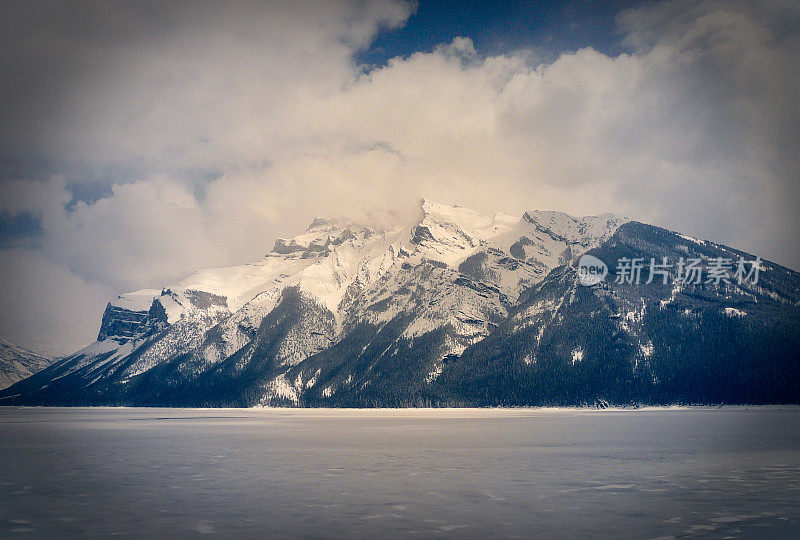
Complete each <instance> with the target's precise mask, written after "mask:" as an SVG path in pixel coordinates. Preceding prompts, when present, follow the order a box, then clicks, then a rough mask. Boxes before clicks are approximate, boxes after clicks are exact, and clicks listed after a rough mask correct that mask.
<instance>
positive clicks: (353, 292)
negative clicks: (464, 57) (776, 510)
mask: <svg viewBox="0 0 800 540" xmlns="http://www.w3.org/2000/svg"><path fill="white" fill-rule="evenodd" d="M421 211H422V215H421V218H420V219H419V221H418V222H417V223H415V224H413V225H412V226H408V227H395V228H386V227H375V228H371V227H369V226H365V225H363V224H361V225H358V224H355V223H347V222H343V221H341V220H336V219H330V218H316V219H315V220H314V221H313V222H312V223H311V224H310V225H309V227H308V228H307V229H306V231H305V232H304V233H302V234H300V235H297V236H295V237H292V238H289V239H277V240H276V241H275V244H274V246H273V249H272V250H271V251H270V252H269V253H267V254H266V255H265V257H264V258H262V259H261V260H259V261H256V262H255V263H250V264H246V265H240V266H234V267H226V268H216V269H206V270H200V271H197V272H195V273H193V274H191V275H190V276H188V277H187V278H186V279H184V280H182V281H180V282H178V283H177V284H174V285H172V286H169V287H165V288H163V289H160V290H156V289H144V290H141V291H135V292H133V293H124V294H122V295H120V296H119V297H118V298H117V299H115V300H113V301H112V302H109V304H108V306H107V308H106V311H105V313H104V315H103V320H102V324H101V329H100V332H99V333H98V340H97V341H96V342H94V343H92V344H90V345H89V346H88V347H86V348H84V349H82V350H80V351H78V352H76V353H74V354H73V355H70V356H68V357H66V358H65V359H63V360H61V361H59V362H58V363H57V364H55V365H54V366H51V367H50V368H48V369H47V370H45V371H44V372H43V373H41V374H37V375H35V376H33V377H30V378H29V379H28V380H27V381H23V382H22V383H19V384H17V385H15V386H14V387H12V388H11V389H9V390H7V391H4V392H0V404H8V403H39V404H139V405H194V406H198V405H211V406H227V405H236V406H253V405H292V406H304V405H305V406H317V405H330V406H341V405H347V406H368V405H392V406H395V405H404V404H406V405H407V404H419V403H423V404H469V405H487V404H542V403H547V404H576V403H577V404H580V403H588V402H593V401H594V400H605V401H611V402H628V401H644V402H654V403H655V402H659V403H661V402H670V400H671V399H672V398H675V399H676V400H678V401H680V400H686V399H689V398H691V399H700V400H701V401H702V400H703V399H705V398H706V397H708V398H709V399H711V397H713V396H715V395H716V394H714V393H713V392H709V393H708V395H707V396H706V394H704V393H703V392H702V391H697V389H693V390H691V391H689V390H686V389H685V388H683V389H679V388H678V387H677V386H676V387H675V389H673V390H665V389H664V388H662V387H664V385H665V384H667V383H665V382H664V381H668V382H669V381H672V379H670V378H669V376H668V374H667V375H665V374H664V373H662V371H659V370H661V368H662V367H663V366H662V365H661V362H662V361H663V362H664V363H669V362H673V363H674V362H676V361H678V362H679V363H680V364H681V365H683V364H686V363H687V362H688V363H691V362H689V360H688V359H683V360H680V359H676V358H673V357H672V356H670V357H669V359H668V360H667V359H664V358H662V356H663V355H666V354H668V353H667V352H664V351H669V350H670V348H671V347H673V346H675V345H676V344H678V343H683V341H681V340H680V339H679V337H678V336H672V337H671V338H669V339H668V338H666V337H664V336H663V335H662V334H659V331H658V329H657V328H656V326H658V325H660V324H662V323H663V324H667V322H666V321H667V320H668V317H667V315H665V314H664V313H661V312H665V311H668V312H669V313H670V314H674V313H672V312H673V311H676V309H677V308H676V306H679V305H680V306H682V305H683V304H684V303H685V304H686V305H689V306H690V307H689V308H684V309H688V310H689V311H690V312H691V314H692V315H691V317H688V316H686V315H685V314H684V315H683V316H684V317H685V318H686V320H692V321H695V323H692V324H694V325H695V326H698V325H699V326H698V327H699V328H701V329H700V330H697V331H693V332H694V333H692V332H690V331H689V330H687V332H688V334H691V335H693V336H695V337H696V338H697V339H700V338H702V337H703V336H704V335H705V333H710V332H711V328H712V327H713V328H714V331H715V332H716V331H717V327H718V326H725V325H726V324H727V325H728V326H726V328H727V327H730V328H729V330H730V331H732V332H739V333H741V332H750V333H751V334H752V336H751V338H749V339H751V341H753V342H756V341H757V342H758V343H759V345H758V346H756V345H753V346H752V347H751V348H752V349H753V350H755V351H756V352H759V351H762V350H768V349H769V347H768V344H766V343H761V341H759V338H758V330H760V331H762V332H764V333H767V334H769V332H773V331H774V332H777V333H778V334H776V335H779V336H781V337H780V339H778V341H777V342H776V344H773V345H774V346H773V347H772V348H773V349H775V350H778V349H780V355H782V356H781V357H780V358H778V360H775V361H776V362H777V364H776V365H779V366H781V369H783V370H784V373H785V374H787V377H788V379H789V380H794V378H795V377H800V375H797V373H796V372H797V364H798V360H797V354H796V353H792V352H790V349H791V347H790V346H794V345H795V341H796V340H795V338H794V336H793V334H792V332H793V330H786V329H783V327H782V326H780V324H779V323H780V321H782V320H783V319H785V320H786V321H788V323H787V324H790V325H792V326H791V328H792V329H793V328H794V327H795V325H797V321H798V320H800V318H799V317H798V314H797V311H798V305H800V278H799V277H798V276H799V275H798V274H797V273H796V272H793V271H791V270H789V269H785V268H783V267H780V266H778V265H774V264H772V263H765V269H764V270H763V272H762V280H763V281H761V285H756V284H752V286H751V284H747V283H745V284H744V285H742V286H738V287H737V286H735V285H730V284H728V285H726V286H725V287H723V288H720V287H717V288H713V287H706V286H705V284H702V285H698V286H693V287H692V288H689V287H683V288H680V290H679V289H678V285H674V284H672V285H670V286H659V285H658V284H653V285H648V286H647V287H644V286H641V287H639V286H637V287H633V286H632V285H631V286H630V287H629V286H626V284H624V283H622V284H619V285H617V284H614V283H613V280H614V278H615V277H616V275H615V269H614V268H611V269H610V272H609V276H608V277H607V279H606V280H605V281H603V282H602V283H601V284H598V285H597V286H593V287H585V286H583V285H581V284H580V283H579V279H578V276H577V272H576V268H577V264H578V261H579V258H580V257H581V256H582V255H583V254H593V255H594V256H598V257H599V258H600V259H601V260H605V261H608V262H609V263H611V262H613V261H615V260H621V259H624V258H625V257H630V256H634V255H635V256H641V258H642V260H650V258H653V259H655V257H665V256H669V257H672V258H675V259H677V258H678V257H689V256H697V257H701V258H702V257H704V258H706V259H709V258H713V257H714V256H717V257H719V256H722V255H724V256H726V257H730V258H731V259H733V258H734V257H737V256H742V255H746V256H748V257H750V256H749V255H747V254H743V252H739V251H737V250H734V249H732V248H727V247H725V246H719V245H717V244H713V243H711V242H706V241H698V240H695V239H691V238H689V237H686V236H685V235H680V234H678V233H674V232H671V231H666V230H664V229H659V228H658V227H653V226H650V225H646V224H640V223H637V222H631V221H628V220H626V219H624V218H619V217H616V216H614V215H612V214H605V215H602V216H588V217H583V218H575V217H572V216H569V215H567V214H564V213H561V212H546V211H529V212H526V213H525V214H523V216H522V217H520V218H516V217H513V216H507V215H503V214H494V215H490V216H487V215H482V214H479V213H477V212H474V211H472V210H470V209H466V208H461V207H458V206H452V205H443V204H438V203H435V202H432V201H427V200H426V201H423V202H422V203H421ZM659 260H660V259H659ZM609 266H612V267H613V265H612V264H609ZM645 275H646V274H645ZM754 306H755V307H754ZM765 306H766V307H765ZM765 309H766V310H767V311H765ZM714 310H716V311H717V312H719V313H721V314H722V315H721V316H722V317H724V319H719V320H718V319H716V318H714V316H712V315H711V313H712V312H713V311H714ZM731 310H733V311H731ZM769 310H772V311H769ZM768 312H769V313H771V315H769V316H765V315H763V313H768ZM734 313H737V314H738V313H742V314H743V315H741V316H739V315H737V316H736V317H735V319H736V320H737V321H735V322H739V323H741V325H744V326H742V328H739V327H736V325H733V326H731V325H730V324H728V322H730V321H734V317H730V316H729V315H730V314H734ZM678 316H681V315H680V314H678ZM659 317H661V318H659ZM697 317H699V319H697ZM662 319H663V321H662ZM739 319H741V320H739ZM697 320H700V321H701V322H699V323H696V321H697ZM726 321H727V322H726ZM682 322H684V320H683V319H677V322H676V321H672V320H670V321H669V324H673V325H675V324H677V323H682ZM781 324H782V323H781ZM576 325H577V330H576ZM653 325H655V326H653ZM748 325H751V326H752V325H756V326H757V328H755V329H753V328H750V326H748ZM690 326H691V325H690ZM779 327H780V328H779ZM704 332H705V333H704ZM748 335H750V334H748ZM770 335H771V334H770ZM797 335H800V333H798V334H797ZM590 338H591V339H590ZM670 339H671V340H672V341H670ZM684 341H685V340H684ZM562 342H564V343H562ZM566 342H569V343H566ZM600 344H602V345H600ZM686 346H687V347H688V345H686ZM490 347H499V350H503V351H504V352H503V354H502V355H500V356H498V355H497V354H496V353H497V350H495V349H491V348H490ZM592 347H603V348H609V350H608V351H606V352H603V353H602V354H600V353H598V352H597V351H596V350H592ZM782 347H783V348H782ZM748 350H749V349H748ZM773 352H774V351H773ZM701 353H702V354H703V355H705V354H711V353H709V352H708V351H707V350H706V349H703V350H702V351H701ZM698 354H699V353H698ZM759 354H760V352H759ZM765 354H766V353H765ZM776 355H777V353H774V354H773V355H772V356H769V355H768V356H769V358H770V359H771V360H769V361H770V362H773V360H774V359H775V358H777V356H776ZM736 361H737V362H738V360H736ZM773 363H774V362H773ZM490 364H492V365H495V371H494V372H492V373H484V371H485V368H486V366H487V365H490ZM784 364H785V366H784ZM770 365H772V364H770ZM548 366H549V367H548ZM587 366H594V368H593V369H595V371H596V373H595V372H591V370H589V368H588V367H587ZM551 368H552V369H551ZM612 368H613V369H612ZM747 369H749V370H750V371H751V372H752V373H756V372H758V373H760V371H759V370H760V369H761V367H759V366H755V365H754V366H750V365H749V364H748V367H747ZM787 369H788V371H787ZM581 370H583V371H586V373H583V372H582V371H581ZM587 370H588V371H587ZM579 372H580V373H579ZM590 372H591V373H594V375H591V374H590ZM481 373H483V375H480V374H481ZM500 373H504V374H505V375H504V376H503V377H501V378H500V379H498V378H497V377H498V376H499V374H500ZM581 373H582V374H581ZM587 373H589V374H587ZM609 373H613V374H614V375H613V377H611V375H609ZM534 374H536V375H534ZM479 375H480V376H479ZM609 377H611V378H610V379H609ZM715 380H716V379H715ZM771 380H772V379H770V381H771ZM798 380H799V381H800V378H798ZM469 381H472V382H471V383H470V382H469ZM481 381H483V382H481ZM544 381H549V382H548V383H547V384H546V385H545V383H544ZM765 381H766V379H765ZM673 382H674V381H673ZM468 383H469V384H468ZM669 384H672V382H670V383H669ZM675 384H676V385H677V384H678V383H675ZM715 384H716V383H715ZM737 384H738V383H737ZM760 384H761V383H760ZM763 384H764V385H766V384H768V382H763ZM543 385H544V386H543ZM681 388H682V387H681ZM670 392H672V394H670ZM762 393H763V396H762V395H761V394H758V395H756V394H753V395H754V396H755V397H754V398H752V399H756V401H757V400H758V399H761V400H767V401H769V399H773V398H770V397H769V396H770V395H773V394H769V392H767V391H766V390H765V391H764V392H762ZM745 394H746V392H744V391H743V390H739V394H736V393H735V392H734V393H733V394H731V395H732V399H733V400H734V401H736V400H737V395H741V396H742V397H744V396H745ZM720 395H722V394H720ZM726 395H727V394H726ZM501 396H505V397H501ZM692 396H694V397H692ZM714 399H716V397H714ZM774 399H782V400H789V401H796V400H797V399H798V396H797V391H792V390H791V388H789V387H787V388H785V389H784V390H781V391H780V392H778V391H776V392H775V393H774Z"/></svg>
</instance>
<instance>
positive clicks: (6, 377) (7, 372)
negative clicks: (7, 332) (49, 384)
mask: <svg viewBox="0 0 800 540" xmlns="http://www.w3.org/2000/svg"><path fill="white" fill-rule="evenodd" d="M52 363H53V360H52V359H50V358H46V357H44V356H42V355H40V354H37V353H35V352H33V351H29V350H28V349H24V348H22V347H19V346H17V345H14V344H13V343H10V342H8V341H6V340H4V339H0V390H2V389H3V388H8V387H9V386H11V385H12V384H14V383H15V382H17V381H21V380H22V379H24V378H26V377H30V376H31V375H33V374H34V373H36V372H37V371H41V370H42V369H44V368H46V367H47V366H49V365H50V364H52Z"/></svg>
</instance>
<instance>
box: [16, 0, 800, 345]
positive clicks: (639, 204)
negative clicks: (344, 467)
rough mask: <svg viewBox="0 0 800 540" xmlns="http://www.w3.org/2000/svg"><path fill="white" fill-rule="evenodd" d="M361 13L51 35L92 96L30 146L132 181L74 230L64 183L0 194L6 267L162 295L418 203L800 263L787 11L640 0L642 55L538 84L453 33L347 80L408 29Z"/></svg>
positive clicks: (73, 90)
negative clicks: (377, 45)
mask: <svg viewBox="0 0 800 540" xmlns="http://www.w3.org/2000/svg"><path fill="white" fill-rule="evenodd" d="M368 5H369V9H366V10H358V9H354V8H353V5H348V4H339V3H327V2H326V3H315V4H297V5H295V4H288V3H280V5H278V4H277V3H276V5H275V6H272V5H269V6H268V8H259V7H253V6H251V5H246V4H242V5H239V6H238V7H237V8H236V9H232V10H228V9H218V8H216V7H215V6H216V5H215V4H209V5H204V6H203V9H198V10H193V9H176V10H174V11H172V10H168V15H169V16H166V15H165V16H164V17H163V18H164V22H163V24H162V25H160V26H158V27H157V28H156V29H150V30H148V32H147V33H145V34H144V37H141V36H139V37H137V36H136V35H133V34H131V33H128V34H125V35H124V36H123V38H120V39H117V40H113V39H112V40H110V41H104V40H103V39H99V38H98V39H97V40H96V41H97V42H96V43H95V42H93V41H92V40H90V39H82V40H80V43H79V44H77V45H76V44H75V43H73V42H72V41H70V39H68V38H70V36H69V35H68V36H67V37H65V34H64V33H63V32H62V33H57V37H58V39H55V38H54V43H56V44H62V45H64V46H65V47H66V48H67V49H69V48H72V49H75V50H77V52H78V53H79V54H78V57H79V58H80V59H81V61H80V62H78V63H77V66H78V67H80V69H78V67H74V70H75V71H81V72H82V76H81V77H80V78H79V79H78V78H69V82H70V84H69V85H67V87H66V88H67V90H68V91H67V92H64V93H60V94H57V95H56V96H55V97H53V96H51V97H50V99H51V100H52V101H54V102H57V103H58V104H59V106H60V108H59V112H57V113H56V112H55V111H54V110H48V113H49V114H48V116H47V122H46V126H45V128H46V129H43V130H41V133H43V134H44V135H43V136H31V138H30V139H29V140H28V142H29V145H30V147H31V148H33V149H34V150H35V151H37V152H40V153H42V154H43V155H45V156H46V157H48V158H51V159H52V160H53V161H54V162H58V161H59V160H67V161H72V162H77V163H79V164H80V165H81V166H82V167H85V168H87V169H90V170H95V171H100V172H101V174H102V171H108V170H125V171H134V172H133V173H132V176H133V178H134V179H135V181H129V182H127V183H120V184H117V185H115V186H114V188H113V195H112V196H111V197H109V198H106V199H102V200H100V201H98V202H96V203H94V204H91V205H86V204H84V203H78V204H77V205H76V206H75V207H74V209H72V210H71V211H66V210H64V207H63V205H64V203H65V202H66V201H67V200H69V195H68V191H67V189H66V187H65V183H64V180H63V179H61V178H60V177H56V178H53V179H50V180H49V181H42V182H27V181H26V182H15V183H4V184H0V196H1V195H3V194H5V197H0V200H3V201H5V202H3V203H2V204H3V205H4V206H2V207H0V212H6V213H14V212H19V211H23V210H29V211H31V212H34V213H35V214H36V215H40V216H41V217H42V228H43V237H42V240H41V244H42V248H41V251H40V252H39V253H37V254H35V256H36V257H43V258H44V259H35V258H31V257H33V255H32V254H31V253H30V252H18V251H17V252H13V253H9V254H8V256H9V257H11V258H19V257H22V258H23V259H24V263H25V264H26V265H28V266H30V265H32V264H34V262H35V261H37V260H45V261H50V262H46V263H44V262H43V263H42V264H43V265H45V267H47V268H50V269H51V270H52V272H57V271H63V272H64V278H63V279H64V280H66V281H69V280H75V279H77V280H85V281H84V283H87V284H88V283H98V284H101V285H99V286H98V287H97V288H96V289H94V290H95V292H97V291H105V290H115V291H116V290H120V289H124V290H128V289H134V288H141V287H145V286H149V287H158V286H160V285H162V284H165V283H169V282H170V281H173V280H175V279H178V278H180V277H182V276H183V275H185V274H188V273H189V272H191V271H192V270H194V269H196V268H199V267H203V266H211V265H223V264H234V263H242V262H246V261H249V260H253V259H255V258H258V257H260V256H261V255H263V253H264V252H265V251H267V250H268V249H269V248H270V247H271V242H272V240H273V239H274V238H275V236H276V235H286V234H292V233H294V232H297V231H298V229H301V228H303V227H304V226H305V225H306V224H307V223H308V222H309V221H310V219H311V218H312V217H313V216H314V215H316V214H344V215H351V216H355V217H360V216H362V215H363V214H365V213H366V212H368V211H370V212H373V213H374V212H375V209H376V208H391V209H393V210H396V211H397V212H398V213H399V215H400V216H401V217H403V216H410V215H413V214H415V213H416V204H417V200H418V198H419V197H421V196H426V197H430V198H434V199H440V200H443V201H451V202H454V203H458V204H463V205H467V206H472V207H475V208H477V209H481V210H488V211H494V210H502V211H506V212H514V213H520V214H521V212H522V211H524V210H526V209H530V208H552V209H560V210H565V211H568V212H572V213H576V214H588V213H601V212H606V211H616V212H619V213H624V214H627V215H629V216H631V217H634V218H639V219H642V220H645V221H648V222H651V223H654V224H658V225H662V226H667V227H670V228H673V229H680V230H682V231H684V232H686V233H689V234H692V235H694V236H701V237H706V238H711V239H713V240H715V241H719V242H724V243H728V244H730V245H733V246H735V247H738V248H741V249H745V250H747V251H750V252H755V253H758V254H760V255H762V256H764V257H767V258H772V259H774V260H777V261H778V262H781V263H784V264H790V265H793V266H794V267H798V266H800V253H798V252H797V250H796V248H795V243H796V242H795V240H794V234H795V232H796V230H797V229H798V225H800V223H798V215H797V211H796V207H797V202H798V184H800V182H798V181H797V180H798V177H797V174H798V173H797V171H798V170H800V163H798V157H797V156H798V152H797V148H796V146H797V140H798V135H800V133H799V132H800V118H799V116H800V113H798V107H797V105H796V103H795V96H796V95H797V91H798V90H800V83H798V77H797V75H796V74H795V68H794V66H796V65H797V64H798V62H800V46H799V44H800V32H799V31H798V30H797V28H798V27H800V24H798V23H800V10H798V8H797V7H796V4H794V5H793V4H792V3H781V2H771V3H758V4H753V3H744V2H716V1H706V2H669V3H658V4H648V5H647V6H645V7H642V8H638V9H636V10H634V11H631V12H628V13H626V14H624V15H623V16H622V17H621V23H622V27H623V28H624V29H625V32H626V35H627V39H628V42H629V43H630V44H631V46H632V47H633V49H632V52H631V53H630V54H623V55H619V56H616V57H609V56H606V55H604V54H602V53H599V52H597V51H595V50H593V49H591V48H589V49H583V50H580V51H577V52H575V53H570V54H564V55H562V56H560V57H559V58H558V59H557V60H555V61H554V62H552V63H550V64H543V65H532V64H530V60H529V59H530V58H531V57H532V55H529V54H527V53H526V52H525V51H520V52H517V53H509V54H507V55H503V56H497V57H489V58H481V57H480V56H479V55H477V54H476V52H475V50H474V48H473V46H472V43H471V41H470V40H469V39H467V38H466V37H459V38H457V39H455V40H454V41H453V42H452V43H449V44H442V46H441V47H439V48H437V49H436V50H434V51H433V52H431V53H427V54H423V53H417V54H413V55H411V56H409V57H408V58H397V59H394V60H392V61H390V62H389V64H388V65H387V66H385V67H383V68H381V69H376V70H374V71H371V72H369V73H366V74H360V73H359V68H358V66H355V65H354V64H353V62H352V59H351V58H352V53H353V51H354V50H355V49H356V48H358V47H360V46H364V45H365V44H366V43H368V42H369V40H370V37H371V36H372V35H374V33H375V32H376V31H377V28H378V27H379V26H381V25H384V26H397V25H399V24H402V22H403V21H404V20H405V19H406V18H407V17H408V16H409V14H410V13H411V9H410V8H409V6H407V5H405V4H402V3H395V2H378V3H369V4H368ZM276 6H277V7H276ZM275 9H277V11H275ZM122 18H123V20H129V19H131V18H133V19H134V20H138V19H136V17H134V16H133V15H131V14H127V15H126V17H122ZM65 40H66V41H65ZM101 45H102V47H100V46H101ZM106 50H108V52H103V51H106ZM56 98H57V99H56ZM24 131H25V130H22V131H21V132H24ZM198 193H200V194H202V195H201V196H198V195H197V194H198ZM385 219H389V220H391V219H395V218H394V217H386V218H385ZM26 257H27V258H26ZM20 260H22V259H20ZM9 264H10V263H7V265H9ZM24 268H26V266H25V265H23V263H20V264H19V265H18V266H11V265H9V266H8V267H7V271H8V272H10V273H11V272H22V271H23V269H24ZM9 276H11V277H9V278H7V279H6V280H5V283H3V287H4V288H7V287H9V286H11V284H12V283H14V284H15V286H16V287H17V288H18V290H19V291H23V292H20V293H19V295H18V297H16V298H17V299H16V300H15V302H16V303H13V302H12V303H11V304H8V306H7V307H5V308H4V309H5V310H6V312H12V311H18V310H19V309H22V308H23V307H25V308H27V307H29V306H28V304H30V302H29V301H28V300H27V299H26V296H25V294H26V293H24V291H27V294H29V295H31V296H36V295H39V293H38V292H37V291H36V289H35V287H34V284H33V283H32V282H28V281H24V280H20V279H18V277H19V276H17V277H13V275H12V274H9ZM12 279H16V280H17V281H12ZM86 286H89V285H86ZM26 287H27V289H26ZM51 299H52V297H51ZM71 301H72V300H70V302H71ZM25 302H28V304H26V303H25ZM97 304H98V305H99V303H97ZM42 305H44V304H42ZM100 309H101V308H100ZM3 316H4V317H5V318H4V319H2V320H4V321H6V320H10V318H9V316H7V314H6V315H3ZM65 317H68V316H67V315H65ZM92 317H99V311H98V312H97V313H96V315H93V316H92ZM92 317H90V318H92ZM84 318H85V317H84ZM65 320H66V319H65ZM43 324H44V323H43ZM59 325H60V326H59ZM2 328H3V330H4V331H6V332H7V333H11V334H13V335H11V336H10V337H11V338H12V339H14V338H15V337H17V335H20V336H22V335H23V334H22V333H20V332H22V330H13V328H11V327H8V328H7V327H6V326H5V323H4V325H3V326H2ZM52 328H53V329H55V328H61V329H62V330H63V331H64V332H65V334H64V335H65V337H64V339H63V340H62V342H64V343H66V342H71V341H75V336H76V335H78V334H80V335H81V336H86V337H88V338H91V335H90V333H89V332H88V330H86V329H85V328H83V327H82V326H81V325H75V326H73V327H69V326H68V325H66V322H64V321H62V322H60V323H58V324H56V323H52ZM67 328H70V329H67ZM94 331H96V328H94V329H93V330H92V333H93V332H94ZM55 333H56V330H52V332H50V333H49V334H48V333H46V332H44V333H42V335H52V336H55ZM67 335H69V337H66V336H67ZM26 339H27V338H26ZM52 339H54V340H57V338H56V337H53V338H52Z"/></svg>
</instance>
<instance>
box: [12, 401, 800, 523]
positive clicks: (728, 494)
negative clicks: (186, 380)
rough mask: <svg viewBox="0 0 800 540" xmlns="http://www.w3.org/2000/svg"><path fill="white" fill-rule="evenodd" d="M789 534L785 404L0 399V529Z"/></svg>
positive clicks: (789, 445)
mask: <svg viewBox="0 0 800 540" xmlns="http://www.w3.org/2000/svg"><path fill="white" fill-rule="evenodd" d="M87 535H88V536H97V537H106V536H110V535H121V536H137V537H140V536H144V535H148V536H161V535H172V536H188V537H191V536H203V535H221V536H225V537H234V536H235V537H240V538H242V537H264V536H266V537H286V536H289V537H297V536H303V537H310V538H314V537H351V536H356V537H364V538H366V537H375V536H380V537H384V538H386V537H389V538H392V537H420V538H431V537H432V538H438V537H458V538H463V537H467V538H484V537H487V536H490V537H508V538H515V537H522V538H527V537H559V538H572V537H575V538H578V537H586V536H592V537H608V538H616V537H635V538H655V537H670V536H672V537H676V538H707V537H714V538H722V537H744V538H747V537H754V536H758V537H762V536H768V537H770V538H797V537H800V408H791V407H789V408H756V409H752V408H751V409H737V408H732V409H728V408H725V409H701V408H692V409H639V410H631V411H616V410H615V411H608V410H607V411H575V410H550V409H512V410H502V409H501V410H498V409H481V410H474V409H446V410H430V409H427V410H425V409H423V410H408V409H403V410H358V411H354V410H330V409H325V410H287V409H272V410H269V409H268V410H261V409H257V410H253V409H246V410H236V409H225V410H216V409H215V410H208V409H190V410H187V409H181V410H176V409H125V408H121V409H40V408H22V409H20V408H8V407H6V408H4V407H0V537H2V538H6V537H14V536H22V537H24V536H28V537H31V536H35V537H47V538H51V537H53V536H56V537H71V536H87Z"/></svg>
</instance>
